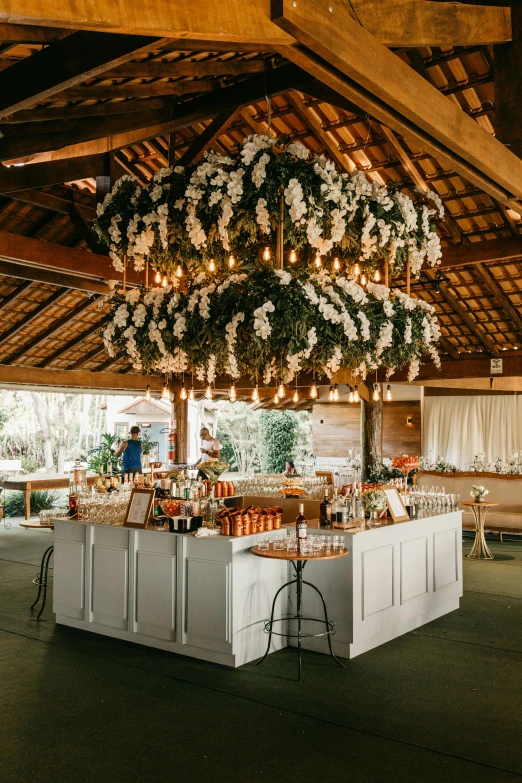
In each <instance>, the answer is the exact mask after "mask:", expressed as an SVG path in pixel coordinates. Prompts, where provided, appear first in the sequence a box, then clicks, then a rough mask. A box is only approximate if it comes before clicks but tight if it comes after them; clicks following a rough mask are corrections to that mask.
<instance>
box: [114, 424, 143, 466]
mask: <svg viewBox="0 0 522 783" xmlns="http://www.w3.org/2000/svg"><path fill="white" fill-rule="evenodd" d="M139 435H140V428H139V427H136V426H134V427H131V428H130V438H129V440H124V441H123V442H122V444H121V446H120V448H119V449H118V451H117V452H116V456H117V457H121V455H122V454H123V475H124V476H126V475H127V476H129V475H133V474H135V473H143V469H142V467H141V441H140V440H138V438H139Z"/></svg>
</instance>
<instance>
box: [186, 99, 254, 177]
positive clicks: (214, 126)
mask: <svg viewBox="0 0 522 783" xmlns="http://www.w3.org/2000/svg"><path fill="white" fill-rule="evenodd" d="M239 111H240V110H239V108H237V107H236V108H235V109H225V111H222V112H220V113H219V114H218V115H216V117H214V119H213V120H212V121H211V122H209V124H208V125H207V127H206V128H205V130H204V131H203V132H202V133H200V135H199V136H198V137H197V138H196V139H194V141H193V142H192V144H191V145H190V147H189V148H188V149H187V150H186V151H185V152H184V153H183V155H182V156H181V158H179V160H178V161H176V163H177V165H178V166H188V165H189V164H190V163H193V161H194V160H195V159H196V158H197V157H198V155H201V153H202V152H203V151H204V150H206V149H208V147H211V146H212V144H213V143H214V142H215V141H216V139H218V138H219V137H220V136H221V134H222V133H224V131H225V130H226V128H227V127H228V126H229V125H230V123H231V122H233V120H234V119H235V117H236V116H237V115H238V114H239Z"/></svg>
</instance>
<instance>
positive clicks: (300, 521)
mask: <svg viewBox="0 0 522 783" xmlns="http://www.w3.org/2000/svg"><path fill="white" fill-rule="evenodd" d="M295 532H296V536H297V545H298V547H300V542H301V541H304V539H305V538H306V532H307V523H306V517H305V515H304V503H299V514H298V515H297V517H296V520H295Z"/></svg>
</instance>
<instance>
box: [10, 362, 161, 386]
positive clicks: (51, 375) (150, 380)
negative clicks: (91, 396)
mask: <svg viewBox="0 0 522 783" xmlns="http://www.w3.org/2000/svg"><path fill="white" fill-rule="evenodd" d="M7 384H13V385H16V386H18V387H20V386H26V387H28V388H30V387H31V386H48V387H50V388H55V389H60V391H63V390H64V389H74V390H76V391H82V390H83V391H86V390H91V389H100V390H101V389H106V390H107V391H109V392H110V391H111V390H112V391H127V393H129V392H145V390H146V388H147V385H150V388H151V390H152V391H161V389H162V388H163V378H162V377H161V376H158V375H150V376H145V375H139V374H137V373H129V374H127V375H125V376H121V375H119V374H118V373H101V372H96V371H94V372H93V371H90V370H80V371H77V372H75V371H71V370H58V369H56V368H53V369H40V368H38V367H34V366H32V365H27V366H24V365H13V364H0V385H1V386H2V387H3V388H6V385H7Z"/></svg>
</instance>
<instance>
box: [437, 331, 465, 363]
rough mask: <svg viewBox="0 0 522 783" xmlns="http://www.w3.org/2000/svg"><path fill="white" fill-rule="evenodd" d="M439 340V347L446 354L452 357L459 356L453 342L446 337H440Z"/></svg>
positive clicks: (456, 357)
mask: <svg viewBox="0 0 522 783" xmlns="http://www.w3.org/2000/svg"><path fill="white" fill-rule="evenodd" d="M439 342H440V344H441V347H442V348H443V350H444V351H445V352H446V353H447V354H448V356H451V358H452V359H458V358H459V356H460V353H459V351H458V350H457V349H456V348H455V346H454V345H453V343H450V341H449V340H448V339H447V338H446V337H442V336H441V337H440V338H439Z"/></svg>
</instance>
